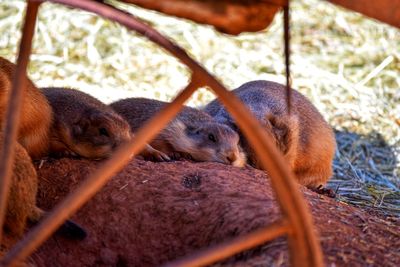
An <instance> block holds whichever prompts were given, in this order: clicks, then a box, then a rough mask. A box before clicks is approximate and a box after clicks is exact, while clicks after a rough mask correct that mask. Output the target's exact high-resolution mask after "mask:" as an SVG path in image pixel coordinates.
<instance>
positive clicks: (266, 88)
mask: <svg viewBox="0 0 400 267" xmlns="http://www.w3.org/2000/svg"><path fill="white" fill-rule="evenodd" d="M233 93H234V94H235V95H236V96H238V97H239V98H240V100H242V101H243V103H244V104H245V105H246V106H247V107H248V108H249V109H250V111H251V112H252V114H253V115H254V116H255V117H256V118H257V120H258V121H260V122H261V124H262V126H263V127H264V128H265V129H266V130H267V131H269V132H270V133H271V134H272V136H273V137H274V139H275V143H276V145H277V147H278V148H279V149H280V150H281V152H282V153H283V154H284V156H285V159H286V160H287V162H288V164H289V166H290V167H291V168H292V170H293V172H294V174H295V175H296V177H297V180H298V182H299V183H300V184H303V185H306V186H308V187H318V186H320V185H323V184H325V183H326V182H327V181H328V180H329V178H330V177H331V176H332V161H333V157H334V153H335V148H336V142H335V136H334V133H333V131H332V129H331V127H330V126H329V125H328V123H327V122H326V121H325V120H324V118H323V117H322V115H321V114H320V113H319V112H318V110H317V109H316V108H315V107H314V106H313V104H312V103H311V102H310V101H309V100H308V99H307V98H306V97H305V96H303V95H302V94H300V93H299V92H297V91H296V90H292V106H291V113H290V115H289V114H288V112H287V107H286V87H285V86H283V85H281V84H278V83H274V82H269V81H252V82H248V83H245V84H243V85H242V86H240V87H239V88H237V89H235V90H233ZM204 110H205V111H206V112H208V113H209V114H210V115H211V116H213V117H214V118H215V119H216V120H217V121H218V122H220V123H225V124H227V125H229V126H230V127H232V128H233V129H235V130H237V131H239V133H240V130H239V129H238V127H237V125H236V123H235V121H234V120H233V119H232V117H231V116H230V115H229V113H228V112H227V111H226V110H225V108H224V107H223V106H222V105H221V103H220V102H218V101H217V100H214V101H212V102H210V103H209V104H208V105H207V106H206V107H205V108H204ZM240 136H241V144H242V146H243V148H244V150H245V152H246V153H247V155H248V157H249V161H250V163H251V164H252V165H253V166H254V167H257V168H260V165H259V163H258V160H257V157H256V155H255V153H254V152H253V150H252V149H251V147H250V145H249V144H248V143H247V141H246V140H245V138H244V136H243V134H242V133H240Z"/></svg>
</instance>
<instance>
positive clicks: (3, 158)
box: [0, 2, 40, 243]
mask: <svg viewBox="0 0 400 267" xmlns="http://www.w3.org/2000/svg"><path fill="white" fill-rule="evenodd" d="M39 5H40V2H36V3H32V2H29V3H28V6H27V11H26V13H27V14H26V18H25V23H24V26H23V30H22V31H23V34H22V39H21V43H20V47H19V51H20V55H19V57H18V59H17V68H16V70H15V73H14V76H13V81H12V87H11V91H10V92H9V94H8V102H7V103H8V106H7V110H6V113H5V117H4V118H2V119H5V120H4V125H3V129H2V131H3V133H4V139H3V142H2V144H1V145H2V146H1V152H0V243H1V240H2V233H3V224H4V217H5V213H6V209H7V197H8V194H9V191H10V182H11V172H12V165H13V162H14V147H15V143H16V141H17V134H18V125H19V121H20V114H21V106H22V105H21V101H22V97H23V93H24V88H25V87H26V82H27V81H26V78H25V77H26V66H27V65H28V60H29V54H30V51H31V47H32V37H33V32H34V30H35V23H36V16H37V12H38V9H39ZM21 77H22V78H21Z"/></svg>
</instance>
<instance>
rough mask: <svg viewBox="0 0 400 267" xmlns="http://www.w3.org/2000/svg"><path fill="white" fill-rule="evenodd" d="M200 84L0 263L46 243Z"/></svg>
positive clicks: (145, 128)
mask: <svg viewBox="0 0 400 267" xmlns="http://www.w3.org/2000/svg"><path fill="white" fill-rule="evenodd" d="M201 85H202V84H201V83H199V80H197V79H194V80H193V81H192V82H191V83H190V84H189V85H188V86H187V87H186V88H185V89H184V90H183V91H182V92H181V93H180V94H179V95H178V96H177V97H176V98H175V100H174V101H173V102H172V103H171V104H169V105H168V106H166V107H165V108H164V109H163V110H162V111H160V112H159V114H157V116H156V117H154V118H152V119H151V120H150V121H149V122H148V123H146V124H145V125H144V126H143V127H142V128H141V129H140V130H139V131H138V132H137V134H136V135H135V137H134V139H133V140H132V141H131V142H129V143H128V144H126V145H124V146H123V147H121V148H119V149H118V150H117V151H116V152H115V153H114V155H113V157H112V158H111V159H109V160H107V162H105V163H104V164H103V165H102V166H101V167H100V168H99V169H97V170H96V171H95V172H94V173H93V174H91V175H90V176H89V178H88V179H86V180H85V181H84V182H83V183H82V185H80V186H79V187H78V189H76V190H75V191H73V192H72V193H70V194H69V195H68V196H67V197H66V198H65V199H64V200H63V201H62V202H61V203H60V204H59V205H57V206H56V207H55V208H54V209H53V211H52V212H51V214H49V216H48V217H46V218H45V219H44V220H43V221H42V222H41V223H40V224H39V225H38V226H37V227H35V228H34V229H33V230H32V231H30V232H29V233H28V234H27V236H26V237H25V238H24V239H23V240H22V241H20V242H19V243H18V244H17V245H16V246H14V247H13V248H12V249H11V251H10V252H9V253H8V254H7V255H6V256H5V257H4V259H3V261H2V262H1V263H2V264H3V265H4V266H13V265H14V264H16V263H18V262H19V261H21V260H23V259H25V258H26V257H28V256H29V255H30V254H31V253H32V252H33V251H34V250H35V249H36V248H37V247H39V246H40V245H41V244H42V243H43V242H44V241H46V240H47V239H48V238H49V237H50V235H51V234H52V233H53V232H54V231H55V230H57V228H58V227H59V226H60V225H61V224H62V223H63V222H64V221H65V220H66V219H68V218H69V217H70V216H71V214H73V213H74V212H76V211H77V210H78V209H79V208H80V207H81V206H82V205H83V204H85V203H86V202H87V201H89V200H90V198H91V197H93V195H94V194H95V193H96V192H97V191H99V190H100V189H101V188H102V187H103V186H104V185H105V184H106V182H107V181H108V180H109V179H110V178H111V177H112V176H113V175H115V174H116V173H117V172H118V171H120V170H121V169H122V168H123V167H124V166H125V164H127V163H128V162H129V160H130V159H131V157H132V156H133V155H136V154H137V153H139V152H140V151H141V150H142V149H143V148H144V146H145V145H146V143H147V142H148V141H150V140H151V139H152V138H153V137H155V136H156V135H157V133H158V132H159V131H160V130H162V129H163V128H164V126H165V125H166V124H167V123H168V122H169V121H170V120H171V119H173V118H174V116H175V115H176V114H177V113H178V112H179V111H180V110H181V109H182V107H183V104H184V102H185V101H186V100H187V99H188V98H189V97H190V96H191V95H192V94H193V92H194V91H196V89H197V88H198V86H201Z"/></svg>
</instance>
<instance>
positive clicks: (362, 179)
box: [328, 131, 400, 216]
mask: <svg viewBox="0 0 400 267" xmlns="http://www.w3.org/2000/svg"><path fill="white" fill-rule="evenodd" d="M335 135H336V141H337V148H338V149H337V152H336V157H335V160H334V176H333V177H332V179H331V180H330V182H329V183H328V187H329V188H332V189H333V190H337V193H338V198H339V200H341V201H344V202H347V203H350V204H352V205H356V206H359V207H362V208H366V209H368V210H374V211H376V212H379V213H381V214H383V215H387V216H400V166H399V165H398V164H399V162H398V157H399V152H400V151H399V147H398V146H390V145H388V144H387V143H386V142H385V141H384V139H383V137H382V136H381V135H380V134H379V133H376V132H373V133H371V134H369V135H359V134H355V133H351V132H345V131H335Z"/></svg>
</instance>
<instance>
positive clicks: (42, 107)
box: [0, 57, 52, 159]
mask: <svg viewBox="0 0 400 267" xmlns="http://www.w3.org/2000/svg"><path fill="white" fill-rule="evenodd" d="M15 69H16V65H15V64H13V63H11V62H10V61H8V60H7V59H5V58H2V57H0V122H1V124H3V120H4V115H5V112H6V107H7V100H8V93H9V92H10V90H11V83H12V79H13V75H14V73H15ZM25 78H26V80H27V81H26V87H25V88H24V95H23V96H22V107H21V118H20V124H19V128H18V137H17V139H18V142H19V143H20V144H21V145H22V146H23V147H24V148H25V149H26V150H27V151H28V153H29V155H30V156H31V157H32V158H33V159H37V158H40V157H42V156H46V154H47V152H48V143H49V129H50V125H51V121H52V112H51V107H50V105H49V103H48V102H47V100H46V97H44V96H43V94H42V93H41V92H40V90H39V89H37V88H36V86H35V85H34V84H33V82H32V81H31V80H30V79H29V78H28V77H27V76H25Z"/></svg>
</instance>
